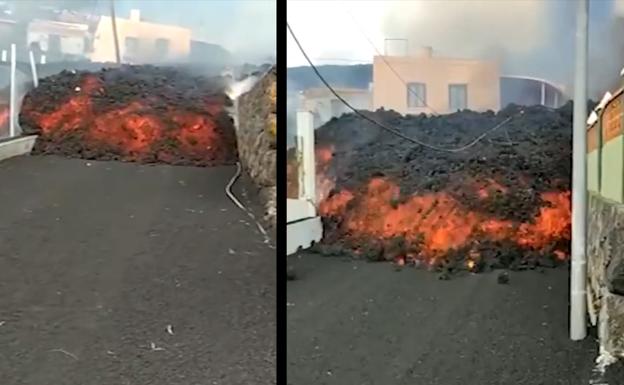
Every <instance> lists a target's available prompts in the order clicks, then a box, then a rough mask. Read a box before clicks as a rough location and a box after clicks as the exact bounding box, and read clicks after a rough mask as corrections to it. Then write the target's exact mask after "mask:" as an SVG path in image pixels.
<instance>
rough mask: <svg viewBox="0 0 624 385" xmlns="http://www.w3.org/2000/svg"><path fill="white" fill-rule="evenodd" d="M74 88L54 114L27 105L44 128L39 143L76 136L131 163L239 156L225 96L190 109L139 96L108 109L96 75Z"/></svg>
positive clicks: (96, 149) (201, 161) (83, 144)
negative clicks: (226, 124)
mask: <svg viewBox="0 0 624 385" xmlns="http://www.w3.org/2000/svg"><path fill="white" fill-rule="evenodd" d="M73 92H74V94H72V95H71V96H70V98H69V99H68V100H67V101H66V102H64V103H62V104H59V105H57V106H56V108H55V109H54V110H52V111H49V112H48V111H46V112H43V111H41V110H40V109H39V108H38V107H39V106H36V105H32V104H30V105H26V106H25V107H24V108H23V111H22V113H23V114H25V115H27V116H28V117H29V118H30V119H31V120H33V121H34V122H35V123H36V125H37V126H38V127H39V128H40V134H41V140H40V141H39V143H44V144H45V143H46V141H48V142H55V141H56V142H61V143H63V144H67V143H68V141H69V140H72V139H73V140H77V141H79V142H80V143H79V147H80V148H83V149H87V150H90V151H91V152H95V154H99V153H106V152H112V153H114V154H116V155H118V156H120V157H121V158H122V159H125V160H131V161H156V160H160V161H165V162H174V161H179V160H180V159H181V160H183V161H188V162H194V164H195V163H197V164H205V163H209V164H211V163H213V162H214V163H219V162H220V161H226V159H233V158H235V155H236V145H235V143H236V142H235V140H236V139H235V135H234V130H233V127H231V130H225V129H222V127H221V126H220V124H221V123H220V120H219V119H221V118H220V117H221V116H222V114H224V113H225V108H224V105H225V102H226V99H224V98H222V97H216V96H215V97H206V98H203V99H199V100H200V101H201V102H200V103H199V104H197V103H196V104H194V105H190V103H189V106H188V108H187V107H186V105H184V104H183V103H181V104H182V106H177V107H175V106H173V105H172V104H171V103H167V100H166V97H165V99H162V100H159V99H158V98H157V97H155V96H148V97H143V96H141V95H138V96H137V97H136V98H135V100H133V101H131V102H129V103H127V104H126V105H123V106H118V107H117V106H113V105H110V103H109V105H107V106H106V107H105V108H102V107H101V106H96V105H95V104H94V103H95V99H94V96H96V95H104V94H105V89H104V84H103V83H102V81H101V80H100V79H99V78H98V77H96V76H92V75H86V76H85V77H84V79H83V80H82V82H81V83H80V86H79V87H76V89H75V90H73ZM161 98H162V97H161ZM100 100H101V99H100ZM202 102H203V103H202ZM26 104H27V103H26ZM100 104H101V103H100ZM163 105H165V107H164V108H163ZM230 131H231V132H230ZM74 133H76V135H74ZM70 147H71V146H70ZM53 148H54V146H53Z"/></svg>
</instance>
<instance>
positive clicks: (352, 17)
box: [347, 11, 440, 115]
mask: <svg viewBox="0 0 624 385" xmlns="http://www.w3.org/2000/svg"><path fill="white" fill-rule="evenodd" d="M347 14H348V15H349V16H350V17H351V20H353V23H355V26H356V27H358V29H359V30H360V33H361V34H362V36H364V38H365V39H366V41H368V44H370V46H371V47H373V49H374V50H375V52H377V56H379V57H380V58H381V60H383V62H384V63H385V64H386V65H387V66H388V68H390V71H392V72H393V73H394V74H395V75H396V77H397V78H398V79H399V80H400V81H401V83H403V84H404V85H405V88H407V92H409V93H411V94H412V95H414V96H416V98H417V99H418V100H420V101H421V102H422V104H423V105H424V106H425V107H427V108H428V109H429V110H431V112H433V114H434V115H440V114H438V113H437V112H436V110H434V109H433V108H431V106H429V105H428V104H427V101H425V100H424V99H423V98H422V97H421V96H420V95H418V94H417V93H416V91H414V90H413V89H412V88H411V87H410V86H409V85H408V84H407V82H406V81H405V80H403V78H402V77H401V75H399V73H398V72H397V71H396V70H395V69H394V67H392V66H391V65H390V63H389V62H388V60H386V55H382V54H381V52H380V51H379V49H377V46H376V45H375V43H373V41H372V40H371V39H370V38H369V37H368V35H366V33H365V32H364V30H363V29H362V26H360V24H359V23H358V22H357V20H355V17H354V16H353V14H352V13H351V12H349V11H347Z"/></svg>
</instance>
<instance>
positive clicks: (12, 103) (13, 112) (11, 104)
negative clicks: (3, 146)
mask: <svg viewBox="0 0 624 385" xmlns="http://www.w3.org/2000/svg"><path fill="white" fill-rule="evenodd" d="M15 62H16V57H15V44H11V90H10V93H11V94H10V95H9V98H10V99H9V136H10V137H11V138H12V137H14V136H15V134H16V133H15V117H16V116H17V111H16V110H15Z"/></svg>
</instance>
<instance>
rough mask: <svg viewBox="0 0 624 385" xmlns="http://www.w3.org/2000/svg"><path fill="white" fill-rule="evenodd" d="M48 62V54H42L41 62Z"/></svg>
mask: <svg viewBox="0 0 624 385" xmlns="http://www.w3.org/2000/svg"><path fill="white" fill-rule="evenodd" d="M45 63H46V56H45V55H43V54H42V55H41V64H45Z"/></svg>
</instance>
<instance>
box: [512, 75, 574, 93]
mask: <svg viewBox="0 0 624 385" xmlns="http://www.w3.org/2000/svg"><path fill="white" fill-rule="evenodd" d="M503 78H507V79H518V80H532V81H535V82H539V83H544V84H547V85H549V86H551V87H553V88H555V89H556V90H559V92H561V93H563V92H564V90H565V87H564V86H562V85H560V84H556V83H553V82H551V81H550V80H546V79H542V78H536V77H533V76H524V75H501V79H503Z"/></svg>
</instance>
